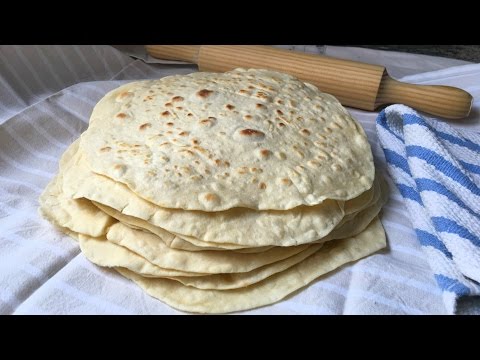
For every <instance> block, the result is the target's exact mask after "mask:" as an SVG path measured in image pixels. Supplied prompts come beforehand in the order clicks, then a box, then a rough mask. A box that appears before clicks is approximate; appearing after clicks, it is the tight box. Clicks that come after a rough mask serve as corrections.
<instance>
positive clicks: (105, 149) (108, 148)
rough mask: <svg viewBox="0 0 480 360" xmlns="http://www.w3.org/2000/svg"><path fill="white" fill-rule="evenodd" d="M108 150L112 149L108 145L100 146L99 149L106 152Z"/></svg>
mask: <svg viewBox="0 0 480 360" xmlns="http://www.w3.org/2000/svg"><path fill="white" fill-rule="evenodd" d="M110 150H112V148H111V147H110V146H105V147H102V148H101V149H100V151H101V152H107V151H110Z"/></svg>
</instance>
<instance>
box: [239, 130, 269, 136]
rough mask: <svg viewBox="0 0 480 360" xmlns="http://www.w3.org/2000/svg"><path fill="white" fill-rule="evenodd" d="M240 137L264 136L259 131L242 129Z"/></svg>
mask: <svg viewBox="0 0 480 360" xmlns="http://www.w3.org/2000/svg"><path fill="white" fill-rule="evenodd" d="M240 135H244V136H265V134H264V133H263V132H261V131H258V130H254V129H243V130H240Z"/></svg>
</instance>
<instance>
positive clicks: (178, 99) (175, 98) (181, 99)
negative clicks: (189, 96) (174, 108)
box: [172, 96, 185, 102]
mask: <svg viewBox="0 0 480 360" xmlns="http://www.w3.org/2000/svg"><path fill="white" fill-rule="evenodd" d="M183 100H185V99H184V98H183V97H181V96H174V97H173V98H172V101H175V102H178V101H183Z"/></svg>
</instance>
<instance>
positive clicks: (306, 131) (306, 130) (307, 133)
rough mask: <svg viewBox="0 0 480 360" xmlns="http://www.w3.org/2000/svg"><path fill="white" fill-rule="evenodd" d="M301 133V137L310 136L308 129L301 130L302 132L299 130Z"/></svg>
mask: <svg viewBox="0 0 480 360" xmlns="http://www.w3.org/2000/svg"><path fill="white" fill-rule="evenodd" d="M301 133H302V134H303V135H306V136H310V131H308V129H302V130H301Z"/></svg>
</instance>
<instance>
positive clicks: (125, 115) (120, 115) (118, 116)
mask: <svg viewBox="0 0 480 360" xmlns="http://www.w3.org/2000/svg"><path fill="white" fill-rule="evenodd" d="M116 117H117V118H120V119H125V118H126V117H127V114H125V113H118V114H117V115H116Z"/></svg>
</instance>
